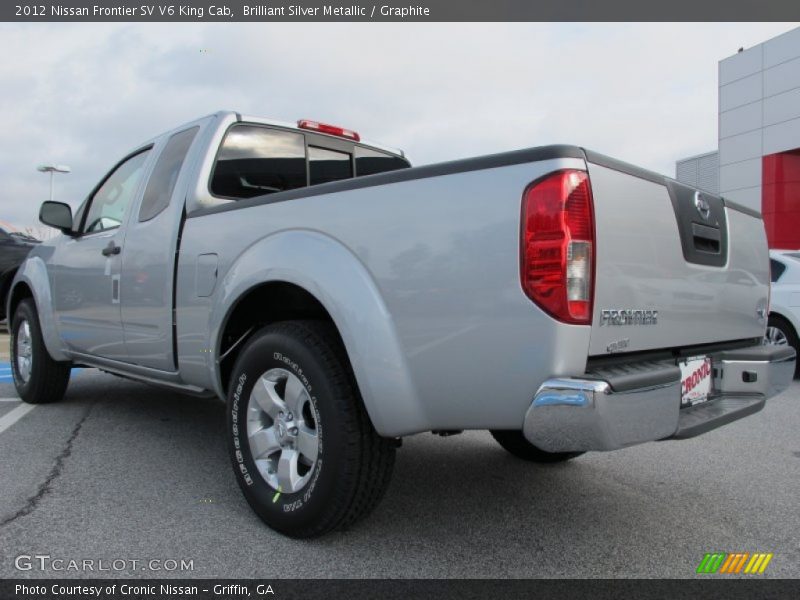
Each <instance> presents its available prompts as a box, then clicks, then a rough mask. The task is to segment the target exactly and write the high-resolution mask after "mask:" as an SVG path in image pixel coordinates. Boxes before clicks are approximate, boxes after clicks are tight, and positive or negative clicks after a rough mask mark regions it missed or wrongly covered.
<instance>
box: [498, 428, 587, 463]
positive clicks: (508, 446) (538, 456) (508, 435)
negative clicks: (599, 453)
mask: <svg viewBox="0 0 800 600" xmlns="http://www.w3.org/2000/svg"><path fill="white" fill-rule="evenodd" d="M491 434H492V437H493V438H494V439H495V440H497V443H498V444H500V445H501V446H502V447H503V448H504V449H505V450H507V451H508V452H510V453H511V454H513V455H514V456H516V457H517V458H521V459H523V460H529V461H531V462H538V463H558V462H564V461H567V460H570V459H572V458H575V457H576V456H580V455H581V454H583V452H545V451H544V450H542V449H541V448H538V447H536V446H534V445H533V444H531V443H530V442H529V441H528V440H526V439H525V436H524V435H522V432H521V431H511V430H505V429H493V430H492V431H491Z"/></svg>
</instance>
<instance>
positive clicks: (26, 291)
mask: <svg viewBox="0 0 800 600" xmlns="http://www.w3.org/2000/svg"><path fill="white" fill-rule="evenodd" d="M4 296H5V294H4ZM25 298H33V292H32V291H31V288H29V287H28V284H27V283H22V282H20V283H18V284H17V285H16V286H15V287H14V290H13V291H12V292H11V300H10V301H9V303H8V309H9V310H8V314H7V315H6V317H7V318H8V324H9V327H10V326H11V317H12V316H14V311H15V310H16V308H17V306H18V305H19V303H20V302H22V301H23V300H24V299H25ZM3 309H4V310H5V306H3Z"/></svg>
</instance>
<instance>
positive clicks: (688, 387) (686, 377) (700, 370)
mask: <svg viewBox="0 0 800 600" xmlns="http://www.w3.org/2000/svg"><path fill="white" fill-rule="evenodd" d="M678 366H679V367H680V369H681V408H683V407H686V406H694V405H695V404H700V403H701V402H705V401H706V400H708V395H709V394H710V393H711V377H712V369H711V359H710V358H708V357H707V356H700V357H695V358H689V359H687V360H683V361H680V362H679V363H678Z"/></svg>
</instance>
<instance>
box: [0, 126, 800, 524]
mask: <svg viewBox="0 0 800 600" xmlns="http://www.w3.org/2000/svg"><path fill="white" fill-rule="evenodd" d="M40 218H41V220H42V221H43V222H44V223H46V224H48V225H51V226H53V227H57V228H59V229H60V230H61V231H62V232H63V233H64V235H61V236H58V237H56V238H55V239H53V240H51V241H49V242H45V243H43V244H41V245H39V246H37V247H36V248H34V249H33V250H32V251H31V253H30V256H29V258H28V259H27V260H26V261H25V262H24V263H23V264H22V266H21V267H20V269H19V272H18V273H17V275H16V277H15V279H14V282H13V288H12V289H11V292H10V294H9V300H8V307H7V308H8V313H7V314H9V315H12V320H11V353H12V360H11V362H12V369H13V374H14V381H15V384H16V388H17V391H18V392H19V395H20V397H21V398H22V399H23V400H24V401H26V402H31V403H46V402H55V401H58V400H60V399H61V398H62V396H63V395H64V392H65V389H66V387H67V382H68V378H69V372H70V371H69V369H70V366H72V365H76V364H77V365H84V366H91V367H96V368H99V369H102V370H104V371H107V372H109V373H114V374H118V375H124V376H126V377H130V378H134V379H139V380H141V381H146V382H150V383H154V384H159V385H162V386H166V387H168V388H172V389H174V390H177V391H183V392H187V393H190V394H197V395H216V396H219V397H220V398H225V399H226V400H227V427H226V432H227V433H226V435H227V438H228V440H227V442H228V445H229V448H230V454H231V458H232V463H233V468H234V472H235V473H236V477H237V479H238V482H239V485H240V486H241V488H242V491H243V492H244V495H245V497H246V498H247V500H248V502H249V503H250V505H251V506H252V507H253V509H254V510H255V512H256V513H258V515H259V516H260V517H261V518H262V519H263V520H264V521H265V522H266V523H267V524H268V525H270V526H271V527H273V528H274V529H276V530H278V531H280V532H283V533H285V534H287V535H290V536H295V537H312V536H317V535H320V534H323V533H325V532H327V531H329V530H331V529H334V528H337V527H344V526H348V525H349V524H351V523H353V522H354V521H355V520H356V519H358V518H359V517H361V516H363V515H365V514H366V513H368V512H369V511H370V510H371V509H372V508H373V507H375V505H376V504H377V503H378V502H379V500H380V499H381V496H382V495H383V494H384V492H385V491H386V488H387V486H388V483H389V479H390V475H391V472H392V466H393V463H394V455H395V450H396V447H397V446H398V445H399V441H400V440H401V439H402V437H403V436H406V435H411V434H414V433H419V432H424V431H434V432H438V433H443V434H446V433H453V432H456V431H459V430H465V429H488V430H491V432H492V435H493V436H494V438H495V439H496V440H497V441H498V442H499V444H500V445H501V446H502V447H503V448H505V449H506V450H508V451H509V452H510V453H512V454H514V455H516V456H518V457H520V458H522V459H526V460H531V461H543V462H554V461H563V460H567V459H570V458H573V457H575V456H577V455H579V454H581V453H582V452H586V451H590V450H614V449H617V448H624V447H627V446H631V445H633V444H639V443H643V442H649V441H654V440H665V439H682V438H688V437H692V436H695V435H698V434H701V433H703V432H705V431H708V430H710V429H714V428H716V427H719V426H721V425H724V424H726V423H729V422H731V421H733V420H735V419H738V418H740V417H744V416H746V415H749V414H752V413H754V412H756V411H758V410H760V409H761V408H762V407H763V406H764V403H765V401H766V399H767V398H769V397H770V396H773V395H775V394H777V393H778V392H780V391H781V390H783V389H784V388H786V387H787V386H788V385H789V383H790V381H791V378H792V376H793V373H794V369H795V354H794V351H793V350H792V349H791V348H790V347H786V346H783V347H781V346H764V345H762V343H761V341H762V338H763V336H764V331H765V328H766V318H767V312H768V304H769V272H768V269H769V257H768V252H767V244H766V239H765V232H764V225H763V223H762V220H761V218H760V217H759V215H758V213H755V212H753V211H751V210H748V209H747V208H745V207H742V206H739V205H737V204H734V203H732V202H729V201H728V200H725V199H722V198H719V197H716V196H713V195H710V194H707V193H705V192H699V191H696V190H694V189H692V188H689V187H687V186H685V185H682V184H680V183H678V182H676V181H672V180H669V179H665V178H664V177H663V176H661V175H657V174H655V173H651V172H649V171H645V170H643V169H639V168H636V167H633V166H631V165H628V164H625V163H621V162H619V161H616V160H613V159H610V158H608V157H605V156H602V155H600V154H596V153H594V152H591V151H588V150H585V149H582V148H579V147H575V146H548V147H541V148H532V149H527V150H519V151H515V152H508V153H505V154H496V155H491V156H484V157H480V158H472V159H467V160H459V161H455V162H449V163H442V164H435V165H429V166H423V167H417V168H409V164H408V162H407V160H406V159H405V157H404V155H403V154H402V153H401V152H398V151H394V150H391V149H389V148H384V147H381V146H378V145H374V144H369V143H366V142H362V141H361V140H360V137H359V135H358V134H357V133H355V132H353V131H349V130H346V129H342V128H339V127H334V126H330V125H325V124H321V123H317V122H313V121H300V122H298V124H297V125H294V124H282V123H275V122H272V121H267V120H264V119H259V118H251V117H244V116H242V115H240V114H238V113H233V112H221V113H218V114H214V115H211V116H208V117H205V118H202V119H199V120H197V121H194V122H192V123H189V124H186V125H184V126H181V127H179V128H177V129H175V130H173V131H170V132H168V133H166V134H164V135H161V136H159V137H157V138H155V139H153V140H151V141H150V142H147V143H145V144H143V145H141V146H138V147H136V148H135V149H134V151H133V152H131V153H130V154H128V155H127V156H126V157H125V158H123V159H122V160H121V161H120V162H119V163H117V164H116V166H114V168H113V169H111V171H109V173H108V174H107V175H106V176H105V178H103V179H102V180H101V181H100V183H99V184H98V185H97V187H96V188H95V189H94V190H93V191H92V192H91V194H90V195H89V197H88V198H87V199H86V201H85V202H84V203H83V204H82V205H81V206H80V208H78V209H77V211H76V213H75V214H74V215H73V214H72V212H71V210H70V207H69V206H68V205H66V204H60V203H57V202H45V203H44V204H43V205H42V208H41V212H40Z"/></svg>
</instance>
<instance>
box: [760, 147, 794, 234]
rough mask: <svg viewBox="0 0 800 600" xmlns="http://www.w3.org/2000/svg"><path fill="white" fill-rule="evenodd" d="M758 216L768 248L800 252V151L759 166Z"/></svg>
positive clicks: (779, 155)
mask: <svg viewBox="0 0 800 600" xmlns="http://www.w3.org/2000/svg"><path fill="white" fill-rule="evenodd" d="M761 173H762V177H761V212H762V213H763V215H764V226H765V228H766V230H767V240H768V242H769V247H770V248H800V149H797V150H789V151H787V152H779V153H777V154H770V155H768V156H765V157H763V158H762V162H761Z"/></svg>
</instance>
